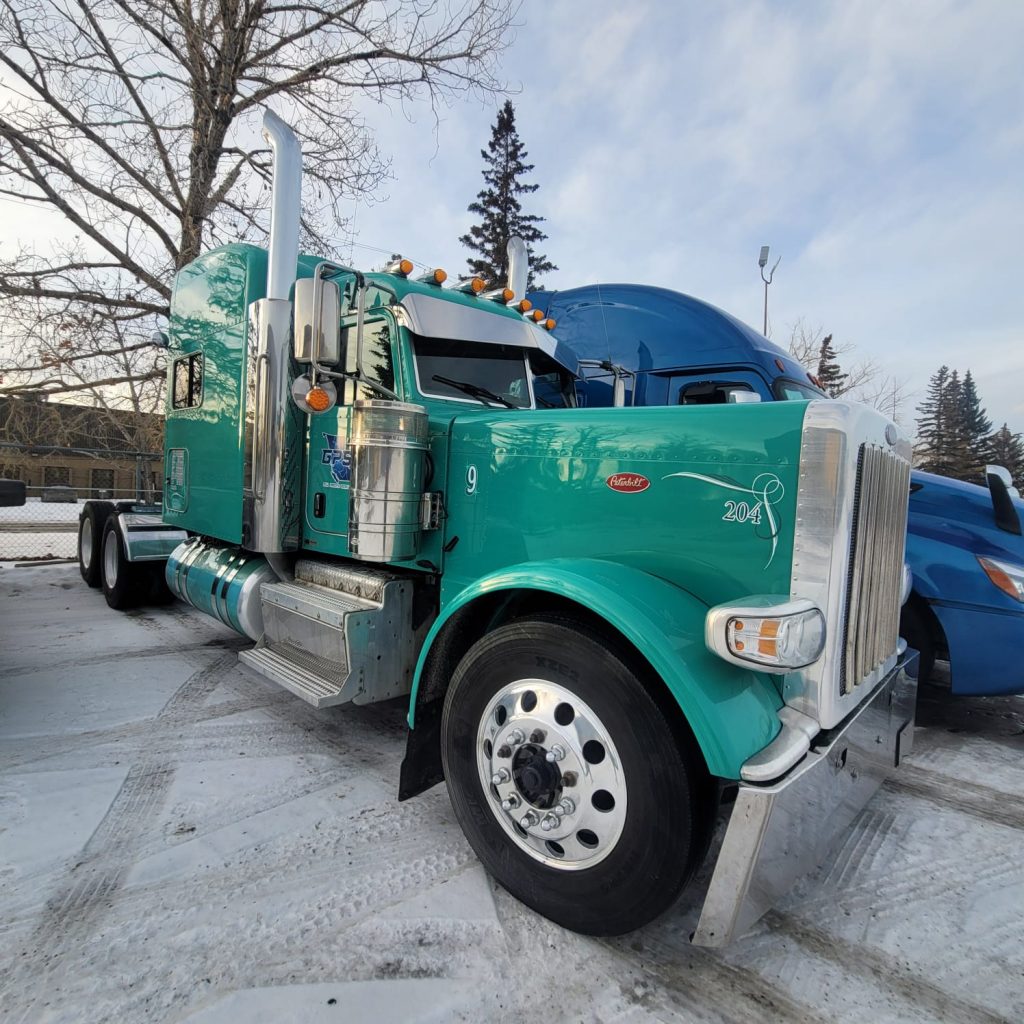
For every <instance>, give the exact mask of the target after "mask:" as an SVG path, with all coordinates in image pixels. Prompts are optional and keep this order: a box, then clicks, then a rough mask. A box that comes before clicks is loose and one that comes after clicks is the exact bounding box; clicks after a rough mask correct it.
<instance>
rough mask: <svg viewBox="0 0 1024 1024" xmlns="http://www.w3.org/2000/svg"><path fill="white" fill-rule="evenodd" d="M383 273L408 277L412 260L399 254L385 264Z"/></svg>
mask: <svg viewBox="0 0 1024 1024" xmlns="http://www.w3.org/2000/svg"><path fill="white" fill-rule="evenodd" d="M384 273H386V274H395V275H396V276H398V277H408V276H409V275H410V274H411V273H412V260H407V259H405V258H404V257H402V256H399V257H398V258H397V259H394V260H392V261H391V262H390V263H389V264H387V266H385V268H384Z"/></svg>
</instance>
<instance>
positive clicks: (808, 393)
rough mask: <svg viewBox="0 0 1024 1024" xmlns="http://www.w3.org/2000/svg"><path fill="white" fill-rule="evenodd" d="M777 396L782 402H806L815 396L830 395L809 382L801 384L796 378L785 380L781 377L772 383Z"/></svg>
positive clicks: (824, 396)
mask: <svg viewBox="0 0 1024 1024" xmlns="http://www.w3.org/2000/svg"><path fill="white" fill-rule="evenodd" d="M772 390H773V391H774V392H775V397H776V398H777V399H778V400H779V401H780V402H806V401H808V400H809V399H813V398H827V397H828V396H827V395H826V394H824V393H823V392H821V391H819V390H818V389H817V388H814V387H811V386H810V385H808V384H800V383H798V382H797V381H795V380H785V379H784V378H782V377H780V378H779V379H778V380H777V381H775V383H774V384H773V385H772Z"/></svg>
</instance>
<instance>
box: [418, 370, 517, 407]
mask: <svg viewBox="0 0 1024 1024" xmlns="http://www.w3.org/2000/svg"><path fill="white" fill-rule="evenodd" d="M433 379H434V380H436V381H437V382H438V384H447V385H448V387H450V388H458V390H459V391H464V392H465V393H466V394H467V395H471V396H472V397H473V398H476V399H479V400H480V402H481V403H482V404H483V401H484V399H485V398H489V399H490V400H491V401H492V402H499V403H501V405H503V406H505V408H506V409H518V408H519V406H518V405H513V404H512V403H511V402H510V401H509V400H508V399H507V398H502V397H501V395H496V394H495V393H494V392H493V391H488V390H487V388H485V387H481V386H480V385H479V384H473V383H472V382H471V381H468V380H452V379H451V377H442V376H441V374H439V373H435V374H434V377H433Z"/></svg>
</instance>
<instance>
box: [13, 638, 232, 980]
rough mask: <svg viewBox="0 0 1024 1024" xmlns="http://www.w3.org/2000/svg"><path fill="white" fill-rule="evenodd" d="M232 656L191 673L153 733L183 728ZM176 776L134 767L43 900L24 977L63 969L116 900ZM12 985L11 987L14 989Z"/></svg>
mask: <svg viewBox="0 0 1024 1024" xmlns="http://www.w3.org/2000/svg"><path fill="white" fill-rule="evenodd" d="M233 661H234V655H233V654H230V655H225V654H221V655H220V656H219V657H217V658H215V659H214V660H213V661H212V662H210V663H209V664H207V665H206V666H205V667H204V668H202V669H200V670H199V671H198V672H195V673H193V674H192V675H191V676H189V677H188V678H187V679H186V680H185V681H184V682H183V683H182V685H181V686H180V687H179V688H178V690H177V691H176V692H175V693H174V695H173V696H172V697H171V698H170V699H169V700H168V701H167V703H166V704H165V705H164V707H163V708H162V709H161V711H160V712H159V713H158V714H157V716H156V718H155V719H153V720H152V722H151V723H150V727H151V728H152V729H153V730H154V731H155V732H159V731H163V730H166V729H171V730H174V729H180V728H181V727H182V726H183V725H185V724H186V723H187V722H188V721H189V720H190V716H192V717H194V716H195V715H196V713H197V712H198V710H199V708H200V707H201V706H202V703H203V702H204V701H205V700H206V699H207V698H208V697H209V696H210V694H211V693H212V692H213V691H214V689H216V687H217V685H218V683H219V681H220V677H221V674H222V673H223V671H224V668H225V667H226V666H227V665H228V664H229V662H233ZM173 777H174V764H173V763H168V762H163V761H156V760H152V759H148V760H145V761H142V762H140V763H137V764H134V765H132V766H131V767H130V768H129V769H128V772H127V774H126V776H125V780H124V782H123V783H122V785H121V788H120V789H119V790H118V792H117V794H116V796H115V797H114V799H113V800H112V801H111V804H110V807H108V808H107V812H106V814H105V815H104V816H103V818H102V819H101V821H100V823H99V825H98V826H97V827H96V829H95V830H94V831H93V834H92V836H90V838H89V840H88V841H87V842H86V844H85V846H84V847H83V848H82V851H81V855H80V857H81V859H80V860H79V861H78V863H77V864H75V865H74V867H72V868H71V870H70V872H69V874H70V876H71V881H70V883H69V884H68V885H66V886H65V887H64V888H63V890H61V891H60V892H58V893H57V894H56V895H54V896H53V897H51V898H50V899H49V900H48V901H47V902H46V904H45V906H44V908H43V911H42V913H41V914H40V916H39V920H38V922H37V924H36V926H35V928H34V930H33V931H32V933H31V935H30V936H29V939H28V942H27V946H28V947H29V948H28V949H27V950H26V951H25V954H23V958H22V962H23V963H24V964H25V969H23V970H22V971H21V972H20V974H21V975H22V977H21V978H18V979H16V980H15V979H12V980H15V984H16V983H17V981H21V982H22V983H28V984H35V985H38V983H39V979H38V973H39V969H40V968H39V966H38V965H41V970H42V973H43V975H44V978H45V977H46V976H47V975H49V974H50V973H52V972H54V971H57V970H59V968H60V966H61V963H62V960H63V958H64V954H65V953H66V952H67V951H68V950H69V949H71V948H72V947H73V946H74V945H75V944H76V942H77V941H78V940H80V939H82V938H85V937H87V936H88V935H89V933H90V932H91V931H92V930H93V928H94V926H95V919H96V918H97V917H98V916H100V915H101V914H102V912H103V911H104V909H105V908H107V907H108V906H109V905H110V904H111V903H112V902H113V900H114V898H115V895H116V893H117V891H118V889H119V888H120V887H121V884H122V883H123V880H124V877H125V875H126V874H127V872H128V870H129V869H130V868H131V867H132V865H133V864H134V860H133V859H132V858H131V856H130V847H131V845H132V840H133V837H134V836H135V835H137V834H142V835H144V834H146V832H147V831H149V826H150V825H151V824H152V823H153V821H154V819H155V817H156V815H158V814H159V812H160V810H161V808H162V807H163V804H164V800H165V798H166V795H167V790H168V788H169V787H170V784H171V781H172V779H173ZM13 987H14V985H12V988H13Z"/></svg>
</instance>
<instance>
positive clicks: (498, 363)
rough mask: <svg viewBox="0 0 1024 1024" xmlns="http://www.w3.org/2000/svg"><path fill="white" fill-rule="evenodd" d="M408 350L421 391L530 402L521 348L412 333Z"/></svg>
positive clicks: (525, 405)
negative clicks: (413, 357)
mask: <svg viewBox="0 0 1024 1024" xmlns="http://www.w3.org/2000/svg"><path fill="white" fill-rule="evenodd" d="M412 350H413V355H414V356H415V358H416V380H417V383H418V385H419V389H420V393H421V394H423V395H428V396H430V397H433V398H451V399H455V400H457V401H459V402H476V403H479V404H483V405H498V406H511V407H512V408H515V409H529V408H530V407H531V406H532V404H533V403H532V401H531V398H530V383H529V379H530V374H529V371H528V370H527V366H526V353H525V352H524V350H523V349H521V348H516V347H515V346H514V345H491V344H488V343H485V342H477V341H450V340H448V339H447V338H421V337H415V336H414V337H413V343H412ZM438 377H442V378H444V380H443V381H442V380H438V379H437V378H438ZM488 393H489V394H490V395H492V396H494V397H493V398H489V397H488Z"/></svg>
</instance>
